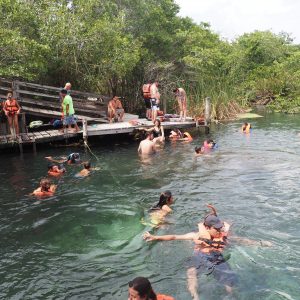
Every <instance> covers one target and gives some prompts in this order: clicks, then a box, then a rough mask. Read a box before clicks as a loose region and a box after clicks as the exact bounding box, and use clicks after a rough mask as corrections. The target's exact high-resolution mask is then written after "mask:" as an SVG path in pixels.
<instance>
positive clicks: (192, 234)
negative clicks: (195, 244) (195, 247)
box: [143, 231, 197, 242]
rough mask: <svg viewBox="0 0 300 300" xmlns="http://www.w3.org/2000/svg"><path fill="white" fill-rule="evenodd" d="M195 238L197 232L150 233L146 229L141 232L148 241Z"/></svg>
mask: <svg viewBox="0 0 300 300" xmlns="http://www.w3.org/2000/svg"><path fill="white" fill-rule="evenodd" d="M196 238H197V233H195V232H190V233H187V234H181V235H178V234H171V235H152V234H150V233H149V232H148V231H147V232H145V233H144V234H143V239H144V240H146V241H147V242H150V241H173V240H194V239H196Z"/></svg>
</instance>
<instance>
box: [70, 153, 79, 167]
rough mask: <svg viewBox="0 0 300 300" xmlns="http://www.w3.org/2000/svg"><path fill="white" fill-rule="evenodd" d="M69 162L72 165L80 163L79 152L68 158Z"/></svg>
mask: <svg viewBox="0 0 300 300" xmlns="http://www.w3.org/2000/svg"><path fill="white" fill-rule="evenodd" d="M68 162H69V163H72V164H75V163H78V162H80V155H79V153H77V152H75V153H71V154H70V155H69V156H68Z"/></svg>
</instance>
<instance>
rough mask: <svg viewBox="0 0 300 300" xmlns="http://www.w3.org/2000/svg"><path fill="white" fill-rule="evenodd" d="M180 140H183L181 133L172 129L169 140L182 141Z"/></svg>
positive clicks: (176, 129)
mask: <svg viewBox="0 0 300 300" xmlns="http://www.w3.org/2000/svg"><path fill="white" fill-rule="evenodd" d="M182 138H183V133H182V132H181V131H180V130H179V129H178V128H174V129H173V130H171V133H170V135H169V139H171V140H178V139H182Z"/></svg>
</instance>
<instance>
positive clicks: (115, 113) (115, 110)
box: [107, 96, 124, 123]
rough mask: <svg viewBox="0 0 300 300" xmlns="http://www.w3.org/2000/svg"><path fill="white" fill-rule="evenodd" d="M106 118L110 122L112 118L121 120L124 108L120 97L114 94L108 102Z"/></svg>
mask: <svg viewBox="0 0 300 300" xmlns="http://www.w3.org/2000/svg"><path fill="white" fill-rule="evenodd" d="M107 109H108V120H109V123H111V122H112V121H113V119H114V120H117V121H118V122H123V116H124V108H123V105H122V103H121V101H120V98H119V97H117V96H115V97H113V98H112V99H111V100H110V101H109V102H108V108H107Z"/></svg>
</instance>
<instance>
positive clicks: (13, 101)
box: [4, 99, 19, 114]
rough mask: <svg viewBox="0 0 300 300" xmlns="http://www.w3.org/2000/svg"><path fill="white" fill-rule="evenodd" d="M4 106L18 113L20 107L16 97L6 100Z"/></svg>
mask: <svg viewBox="0 0 300 300" xmlns="http://www.w3.org/2000/svg"><path fill="white" fill-rule="evenodd" d="M4 108H5V109H6V110H7V111H8V113H10V114H14V113H16V112H17V111H18V110H19V108H18V106H17V100H16V99H11V100H6V101H5V104H4Z"/></svg>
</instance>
